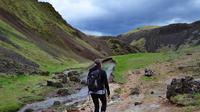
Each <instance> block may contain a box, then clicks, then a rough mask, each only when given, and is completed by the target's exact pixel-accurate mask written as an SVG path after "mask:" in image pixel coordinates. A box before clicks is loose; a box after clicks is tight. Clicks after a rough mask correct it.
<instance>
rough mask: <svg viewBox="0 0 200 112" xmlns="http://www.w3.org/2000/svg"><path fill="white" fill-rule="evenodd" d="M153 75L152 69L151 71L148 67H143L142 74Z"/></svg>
mask: <svg viewBox="0 0 200 112" xmlns="http://www.w3.org/2000/svg"><path fill="white" fill-rule="evenodd" d="M153 75H155V73H154V71H152V70H150V69H145V70H144V76H147V77H151V76H153Z"/></svg>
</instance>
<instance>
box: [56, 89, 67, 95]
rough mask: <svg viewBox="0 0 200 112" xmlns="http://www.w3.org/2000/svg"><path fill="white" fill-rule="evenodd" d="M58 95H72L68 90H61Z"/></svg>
mask: <svg viewBox="0 0 200 112" xmlns="http://www.w3.org/2000/svg"><path fill="white" fill-rule="evenodd" d="M57 94H58V95H60V96H66V95H69V94H70V93H69V90H68V89H59V90H58V92H57Z"/></svg>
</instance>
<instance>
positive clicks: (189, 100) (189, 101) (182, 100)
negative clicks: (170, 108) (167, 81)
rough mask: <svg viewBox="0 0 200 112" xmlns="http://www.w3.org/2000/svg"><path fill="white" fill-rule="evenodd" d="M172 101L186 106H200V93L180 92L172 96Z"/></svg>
mask: <svg viewBox="0 0 200 112" xmlns="http://www.w3.org/2000/svg"><path fill="white" fill-rule="evenodd" d="M170 99H171V101H172V102H174V103H176V104H179V105H184V106H200V93H195V94H180V95H176V96H174V97H171V98H170Z"/></svg>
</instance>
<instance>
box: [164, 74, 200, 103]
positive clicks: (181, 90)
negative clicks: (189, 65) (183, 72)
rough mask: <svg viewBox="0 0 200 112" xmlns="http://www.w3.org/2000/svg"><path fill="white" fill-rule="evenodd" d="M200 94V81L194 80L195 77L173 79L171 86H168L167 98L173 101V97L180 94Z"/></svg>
mask: <svg viewBox="0 0 200 112" xmlns="http://www.w3.org/2000/svg"><path fill="white" fill-rule="evenodd" d="M194 93H200V81H198V80H194V78H193V77H190V76H187V77H185V78H180V79H173V80H172V82H171V84H170V85H168V86H167V93H166V97H167V99H169V101H171V97H174V96H177V95H180V94H194Z"/></svg>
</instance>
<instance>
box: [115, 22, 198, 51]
mask: <svg viewBox="0 0 200 112" xmlns="http://www.w3.org/2000/svg"><path fill="white" fill-rule="evenodd" d="M118 38H119V39H120V40H122V41H124V42H126V43H127V44H129V45H132V46H135V47H137V48H138V49H140V51H143V52H145V51H147V52H157V51H166V50H176V49H179V48H182V47H188V46H193V45H197V44H200V21H197V22H194V23H191V24H183V23H181V24H171V25H167V26H163V27H159V28H153V29H148V30H141V31H137V32H132V33H129V34H125V35H120V36H118Z"/></svg>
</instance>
